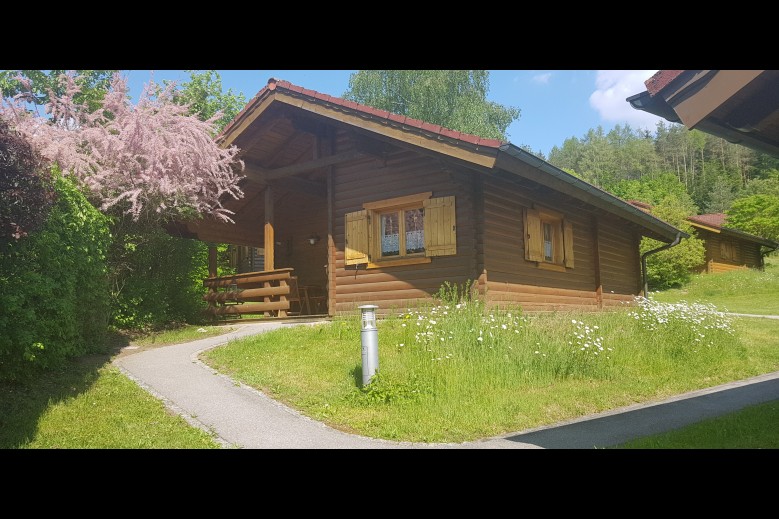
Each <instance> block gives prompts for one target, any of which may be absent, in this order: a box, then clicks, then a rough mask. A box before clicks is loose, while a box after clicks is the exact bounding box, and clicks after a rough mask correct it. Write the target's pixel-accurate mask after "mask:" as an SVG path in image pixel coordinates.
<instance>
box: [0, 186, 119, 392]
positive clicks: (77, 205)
mask: <svg viewBox="0 0 779 519" xmlns="http://www.w3.org/2000/svg"><path fill="white" fill-rule="evenodd" d="M54 189H55V192H56V195H57V202H56V204H55V205H54V207H53V209H52V211H51V213H50V214H49V216H48V218H47V219H46V221H45V223H44V224H43V227H42V228H41V229H40V230H39V231H37V232H34V233H30V235H29V236H28V237H26V238H23V239H21V240H19V241H18V242H15V243H11V244H9V245H8V247H7V248H6V249H5V250H4V251H2V252H0V256H2V262H0V379H2V380H14V379H20V378H24V377H25V376H28V375H30V374H32V373H35V372H37V370H39V369H41V368H52V367H56V366H57V365H58V364H60V363H62V362H63V361H64V360H66V359H68V358H71V357H74V356H77V355H83V354H85V353H90V352H94V351H99V349H101V348H102V345H103V343H104V341H103V339H104V334H105V332H106V329H107V323H108V297H107V296H108V290H107V288H108V285H107V277H106V273H107V268H106V251H107V248H108V245H109V243H110V239H111V236H110V231H109V222H108V219H107V218H106V217H105V216H104V215H103V214H102V213H100V212H99V211H98V210H97V209H95V208H94V207H93V206H92V205H91V204H90V203H89V202H88V201H87V199H86V198H85V197H84V195H83V194H82V193H81V191H79V189H78V188H77V187H76V186H75V184H73V182H71V181H70V180H69V179H67V178H65V177H63V176H61V175H60V174H58V173H56V172H55V174H54Z"/></svg>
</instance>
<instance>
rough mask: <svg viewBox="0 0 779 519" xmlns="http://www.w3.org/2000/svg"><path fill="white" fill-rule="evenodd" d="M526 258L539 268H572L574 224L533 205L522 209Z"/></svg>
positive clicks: (557, 214)
mask: <svg viewBox="0 0 779 519" xmlns="http://www.w3.org/2000/svg"><path fill="white" fill-rule="evenodd" d="M523 220H524V228H525V259H526V260H529V261H535V262H537V264H538V266H539V267H540V268H547V269H551V270H560V271H565V269H566V268H573V265H574V262H573V224H572V223H571V222H568V221H566V220H565V219H564V218H563V215H562V213H558V212H557V211H552V210H550V209H546V208H541V207H534V208H532V209H525V210H524V211H523Z"/></svg>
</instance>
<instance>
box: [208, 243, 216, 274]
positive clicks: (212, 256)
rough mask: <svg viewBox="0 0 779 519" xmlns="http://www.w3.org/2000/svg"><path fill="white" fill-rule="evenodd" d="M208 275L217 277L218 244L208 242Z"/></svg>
mask: <svg viewBox="0 0 779 519" xmlns="http://www.w3.org/2000/svg"><path fill="white" fill-rule="evenodd" d="M208 277H210V278H215V277H216V245H214V244H213V243H209V244H208Z"/></svg>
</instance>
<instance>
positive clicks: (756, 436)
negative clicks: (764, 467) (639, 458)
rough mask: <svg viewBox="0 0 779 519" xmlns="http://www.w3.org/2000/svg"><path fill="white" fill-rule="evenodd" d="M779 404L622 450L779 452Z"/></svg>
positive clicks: (691, 426) (777, 402)
mask: <svg viewBox="0 0 779 519" xmlns="http://www.w3.org/2000/svg"><path fill="white" fill-rule="evenodd" d="M777 424H779V401H774V402H768V403H766V404H762V405H757V406H752V407H748V408H746V409H743V410H742V411H739V412H737V413H733V414H729V415H726V416H722V417H719V418H714V419H712V420H707V421H705V422H701V423H697V424H693V425H689V426H687V427H683V428H681V429H677V430H675V431H669V432H667V433H663V434H658V435H656V436H650V437H647V438H641V439H639V440H635V441H631V442H628V443H625V444H622V445H619V446H618V447H616V448H618V449H777V448H779V427H777Z"/></svg>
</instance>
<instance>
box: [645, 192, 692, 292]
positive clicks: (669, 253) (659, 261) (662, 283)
mask: <svg viewBox="0 0 779 519" xmlns="http://www.w3.org/2000/svg"><path fill="white" fill-rule="evenodd" d="M695 213H696V207H695V205H694V204H693V203H692V200H691V199H690V197H689V195H686V194H684V195H683V196H678V195H677V194H674V193H672V194H669V195H667V196H665V197H664V198H663V199H661V200H660V202H659V203H657V204H656V205H654V206H653V207H652V214H653V215H654V216H656V217H658V218H660V219H661V220H664V221H666V222H668V223H670V224H671V225H674V226H675V227H676V228H677V229H680V230H682V231H684V232H686V233H687V234H689V235H690V237H689V238H685V239H683V240H682V241H681V243H679V244H678V245H676V246H674V247H671V248H670V249H666V250H664V251H661V252H658V253H656V254H652V255H650V256H648V257H647V282H648V284H649V288H650V290H665V289H667V288H675V287H680V286H682V285H683V284H685V283H687V282H688V281H690V278H691V277H692V274H693V272H695V269H696V268H697V267H700V266H702V265H703V264H704V263H705V258H706V255H705V247H704V244H703V240H701V239H699V238H696V237H695V233H694V232H693V230H692V226H691V225H690V223H689V222H688V221H687V217H688V216H690V215H693V214H695ZM662 245H663V243H662V242H659V241H657V240H653V239H651V238H643V239H642V240H641V247H640V249H641V254H642V255H643V254H644V253H646V252H647V251H650V250H654V249H656V248H658V247H660V246H662Z"/></svg>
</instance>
